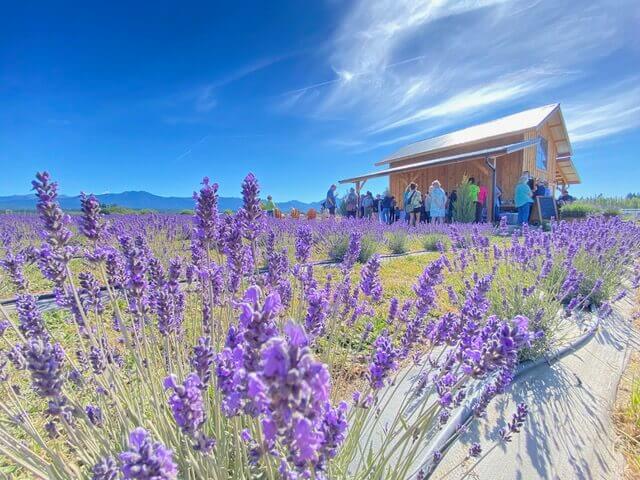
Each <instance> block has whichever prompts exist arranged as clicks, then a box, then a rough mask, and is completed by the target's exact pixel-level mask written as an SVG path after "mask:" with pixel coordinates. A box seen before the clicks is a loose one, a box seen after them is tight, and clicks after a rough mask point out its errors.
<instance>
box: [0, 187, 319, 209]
mask: <svg viewBox="0 0 640 480" xmlns="http://www.w3.org/2000/svg"><path fill="white" fill-rule="evenodd" d="M95 197H96V198H97V199H98V201H99V202H100V204H102V205H118V206H120V207H126V208H131V209H134V210H141V209H150V210H157V211H159V212H179V211H181V210H192V209H193V208H194V206H195V201H194V200H193V198H192V197H163V196H161V195H155V194H153V193H150V192H147V191H144V190H129V191H125V192H120V193H101V194H98V195H96V196H95ZM58 201H59V203H60V206H61V207H62V209H63V210H80V195H76V196H68V195H60V196H58ZM36 202H37V198H36V196H35V194H26V195H6V196H0V210H17V211H32V210H35V208H36ZM276 204H277V205H278V208H280V210H282V211H284V212H288V211H289V210H291V209H292V208H295V209H297V210H303V211H304V210H308V209H309V208H315V209H316V210H317V209H319V208H320V202H301V201H299V200H287V201H284V202H276ZM241 206H242V198H239V197H219V198H218V209H219V210H220V211H224V210H233V211H236V210H238V209H239V208H240V207H241Z"/></svg>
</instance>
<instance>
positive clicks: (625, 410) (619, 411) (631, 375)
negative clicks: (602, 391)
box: [614, 291, 640, 480]
mask: <svg viewBox="0 0 640 480" xmlns="http://www.w3.org/2000/svg"><path fill="white" fill-rule="evenodd" d="M636 308H640V291H638V292H636ZM636 317H638V316H637V315H636ZM634 327H635V330H636V331H638V332H640V318H636V319H635V321H634ZM614 422H615V425H616V429H617V430H618V433H619V436H620V444H619V445H620V447H619V448H620V450H621V452H622V454H623V455H624V457H625V460H626V465H625V471H624V478H625V479H626V480H638V479H640V351H638V350H634V351H633V352H632V354H631V358H630V359H629V365H628V366H627V368H626V370H625V372H624V375H623V376H622V379H621V380H620V384H619V385H618V392H617V397H616V405H615V410H614Z"/></svg>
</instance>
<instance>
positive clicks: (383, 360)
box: [369, 330, 398, 390]
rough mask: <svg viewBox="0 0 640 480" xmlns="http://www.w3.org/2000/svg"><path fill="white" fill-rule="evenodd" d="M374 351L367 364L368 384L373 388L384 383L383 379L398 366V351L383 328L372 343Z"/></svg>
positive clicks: (375, 388) (379, 387)
mask: <svg viewBox="0 0 640 480" xmlns="http://www.w3.org/2000/svg"><path fill="white" fill-rule="evenodd" d="M373 348H374V352H373V356H372V358H371V363H370V364H369V384H370V385H371V388H373V389H374V390H379V389H381V388H382V387H384V385H385V380H386V379H387V378H388V377H389V375H390V374H391V373H392V372H394V371H395V370H396V369H397V368H398V364H397V361H396V360H397V357H398V351H397V349H396V348H395V347H394V346H393V344H392V343H391V339H390V338H389V333H388V332H387V330H383V331H382V332H381V333H380V336H379V337H378V338H377V339H376V341H375V342H374V344H373Z"/></svg>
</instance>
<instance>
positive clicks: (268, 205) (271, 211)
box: [262, 195, 278, 217]
mask: <svg viewBox="0 0 640 480" xmlns="http://www.w3.org/2000/svg"><path fill="white" fill-rule="evenodd" d="M262 208H263V209H264V211H265V212H267V216H268V217H273V216H275V213H276V208H278V207H276V204H275V203H274V202H273V197H272V196H271V195H267V201H266V202H264V204H263V205H262Z"/></svg>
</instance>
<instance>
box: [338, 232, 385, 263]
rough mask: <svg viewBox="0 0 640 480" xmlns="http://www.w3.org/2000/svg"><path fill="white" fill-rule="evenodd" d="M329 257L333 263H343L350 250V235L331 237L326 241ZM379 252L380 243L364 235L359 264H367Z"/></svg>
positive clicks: (361, 240) (361, 242) (361, 241)
mask: <svg viewBox="0 0 640 480" xmlns="http://www.w3.org/2000/svg"><path fill="white" fill-rule="evenodd" d="M326 244H327V255H328V256H329V259H330V260H331V261H333V262H341V261H342V260H343V259H344V256H345V254H346V253H347V250H348V249H349V236H348V235H339V234H337V235H331V236H329V237H327V239H326ZM377 250H378V242H377V241H376V239H375V238H374V237H373V236H371V235H364V236H363V237H362V238H361V239H360V255H358V262H359V263H365V262H366V261H367V260H369V259H370V258H371V257H372V256H373V254H374V253H376V251H377Z"/></svg>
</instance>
